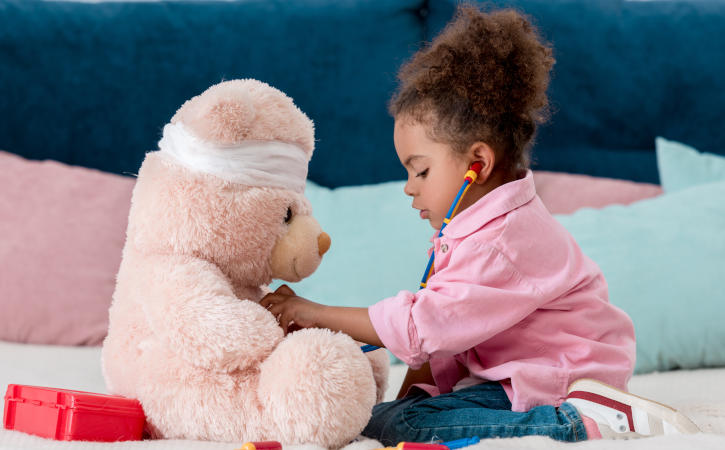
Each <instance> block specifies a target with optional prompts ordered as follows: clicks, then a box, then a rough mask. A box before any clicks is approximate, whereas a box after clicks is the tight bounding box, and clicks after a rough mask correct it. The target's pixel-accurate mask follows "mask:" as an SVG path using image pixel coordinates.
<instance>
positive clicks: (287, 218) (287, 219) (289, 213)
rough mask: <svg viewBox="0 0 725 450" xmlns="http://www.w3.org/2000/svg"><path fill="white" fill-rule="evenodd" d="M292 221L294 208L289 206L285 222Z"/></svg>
mask: <svg viewBox="0 0 725 450" xmlns="http://www.w3.org/2000/svg"><path fill="white" fill-rule="evenodd" d="M291 221H292V208H287V215H286V216H285V218H284V223H290V222H291Z"/></svg>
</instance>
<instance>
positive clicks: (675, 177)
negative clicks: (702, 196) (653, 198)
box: [656, 137, 725, 192]
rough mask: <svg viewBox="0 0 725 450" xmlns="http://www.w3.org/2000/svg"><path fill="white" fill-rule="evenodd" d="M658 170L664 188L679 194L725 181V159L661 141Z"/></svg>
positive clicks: (724, 157)
mask: <svg viewBox="0 0 725 450" xmlns="http://www.w3.org/2000/svg"><path fill="white" fill-rule="evenodd" d="M656 144H657V167H658V169H659V172H660V180H661V182H662V187H663V189H664V190H665V191H666V192H675V191H679V190H681V189H685V188H688V187H690V186H695V185H698V184H703V183H710V182H712V181H725V156H719V155H713V154H712V153H700V152H699V151H697V150H696V149H694V148H692V147H690V146H689V145H685V144H681V143H679V142H675V141H668V140H667V139H665V138H662V137H658V138H657V141H656Z"/></svg>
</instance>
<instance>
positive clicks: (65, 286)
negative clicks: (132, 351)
mask: <svg viewBox="0 0 725 450" xmlns="http://www.w3.org/2000/svg"><path fill="white" fill-rule="evenodd" d="M0 180H2V181H1V182H0V274H1V275H0V292H2V294H1V295H0V340H6V341H15V342H28V343H36V344H62V345H100V344H101V342H102V341H103V338H104V337H105V336H106V332H107V330H108V308H109V306H110V305H111V295H112V294H113V289H114V286H115V284H116V273H117V272H118V267H119V265H120V264H121V250H122V249H123V242H124V239H125V229H126V223H127V218H128V210H129V207H130V204H131V190H132V189H133V186H134V183H135V180H134V179H133V178H131V177H124V176H119V175H113V174H108V173H102V172H99V171H97V170H92V169H86V168H83V167H69V166H66V165H65V164H61V163H58V162H54V161H43V162H40V161H27V160H25V159H23V158H20V157H18V156H16V155H12V154H10V153H6V152H0Z"/></svg>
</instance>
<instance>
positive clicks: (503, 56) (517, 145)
mask: <svg viewBox="0 0 725 450" xmlns="http://www.w3.org/2000/svg"><path fill="white" fill-rule="evenodd" d="M553 65H554V57H553V51H552V49H551V47H550V46H549V45H548V44H547V43H546V42H545V41H544V40H543V39H542V37H541V36H540V33H539V31H538V29H537V28H536V27H535V26H534V25H532V24H531V22H530V21H529V20H528V19H527V18H526V17H525V16H524V15H522V14H521V13H519V12H517V11H516V10H514V9H510V8H509V9H501V10H497V9H490V10H489V11H488V12H487V11H483V10H481V9H480V8H479V7H477V6H474V5H472V4H464V5H459V6H458V7H457V9H456V13H455V15H454V17H453V20H452V21H451V22H450V23H449V24H448V25H447V26H446V27H445V28H444V29H443V30H442V31H441V33H440V34H439V35H438V36H436V37H435V39H434V40H433V41H432V42H430V43H429V44H426V45H425V46H424V47H423V48H422V49H421V50H419V51H418V52H416V53H415V55H413V57H412V58H411V59H409V60H408V61H406V62H405V63H404V64H403V66H402V67H401V68H400V70H399V72H398V79H399V81H400V86H399V89H398V91H397V92H396V94H395V95H394V97H393V98H392V99H391V101H390V103H389V110H390V112H391V114H392V115H393V117H396V118H398V117H399V116H401V115H408V116H410V117H412V118H413V119H414V120H415V121H419V122H425V121H427V120H429V119H430V118H431V117H434V118H435V121H436V123H435V124H434V127H433V128H434V129H433V132H432V134H433V135H436V136H437V138H439V139H442V140H443V141H446V142H450V143H451V145H452V146H453V147H454V149H455V150H457V151H464V149H465V147H466V146H467V145H470V144H471V143H472V142H476V140H479V141H484V142H488V143H489V144H491V145H493V146H494V147H496V150H497V152H499V154H500V159H499V161H500V162H502V163H505V164H504V165H505V166H507V167H509V169H511V170H512V171H517V170H520V169H521V168H522V167H528V153H527V152H526V151H525V149H526V148H527V146H528V144H529V143H530V142H531V140H532V138H533V136H534V133H535V131H536V126H537V125H539V124H542V123H543V122H545V121H546V119H547V117H548V114H547V113H548V111H547V106H548V100H547V96H546V91H547V88H548V85H549V72H550V71H551V67H552V66H553Z"/></svg>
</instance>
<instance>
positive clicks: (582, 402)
mask: <svg viewBox="0 0 725 450" xmlns="http://www.w3.org/2000/svg"><path fill="white" fill-rule="evenodd" d="M566 401H567V403H569V404H571V405H572V406H574V407H575V408H576V409H577V411H578V412H579V414H580V415H581V416H583V417H582V418H583V419H584V421H585V425H586V422H587V420H586V418H589V419H591V420H593V421H594V422H596V426H597V428H598V431H599V434H600V435H601V438H602V439H638V438H644V437H650V436H660V435H666V434H667V435H669V434H695V433H700V429H699V428H698V427H697V425H695V424H694V423H692V421H691V420H690V419H688V418H687V417H686V416H685V415H684V414H682V413H681V412H678V411H677V410H675V409H673V408H670V407H669V406H665V405H663V404H661V403H657V402H653V401H651V400H647V399H644V398H641V397H637V396H636V395H632V394H628V393H627V392H624V391H621V390H619V389H617V388H613V387H612V386H609V385H607V384H604V383H602V382H599V381H595V380H588V379H583V380H579V381H576V382H574V383H573V384H572V385H571V386H570V387H569V392H568V394H567V397H566ZM591 431H592V430H590V429H589V427H588V426H587V434H589V435H592V434H594V435H595V436H590V439H591V438H597V436H596V430H593V431H594V433H592V432H591Z"/></svg>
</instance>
